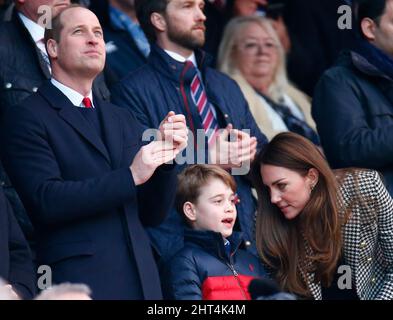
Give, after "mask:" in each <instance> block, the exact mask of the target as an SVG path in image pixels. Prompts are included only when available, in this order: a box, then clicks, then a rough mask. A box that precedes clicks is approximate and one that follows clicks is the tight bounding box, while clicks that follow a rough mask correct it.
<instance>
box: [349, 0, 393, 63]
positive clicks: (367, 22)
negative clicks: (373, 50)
mask: <svg viewBox="0 0 393 320" xmlns="http://www.w3.org/2000/svg"><path fill="white" fill-rule="evenodd" d="M355 14H356V18H357V21H358V24H359V31H360V33H361V36H362V37H363V38H365V39H366V40H367V41H369V42H370V43H372V44H373V45H375V46H376V47H378V48H379V49H381V50H382V51H384V52H385V53H386V54H388V55H390V56H393V22H392V21H393V0H357V1H356V2H355Z"/></svg>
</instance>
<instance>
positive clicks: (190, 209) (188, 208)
mask: <svg viewBox="0 0 393 320" xmlns="http://www.w3.org/2000/svg"><path fill="white" fill-rule="evenodd" d="M183 213H184V215H185V216H186V217H187V219H188V220H190V221H191V222H195V221H196V219H197V217H196V210H195V206H194V205H193V204H192V203H191V202H189V201H187V202H185V203H184V204H183Z"/></svg>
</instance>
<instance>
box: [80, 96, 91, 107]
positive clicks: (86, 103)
mask: <svg viewBox="0 0 393 320" xmlns="http://www.w3.org/2000/svg"><path fill="white" fill-rule="evenodd" d="M82 102H83V104H84V105H85V107H86V108H93V105H92V103H91V100H90V98H89V97H85V98H83V100H82Z"/></svg>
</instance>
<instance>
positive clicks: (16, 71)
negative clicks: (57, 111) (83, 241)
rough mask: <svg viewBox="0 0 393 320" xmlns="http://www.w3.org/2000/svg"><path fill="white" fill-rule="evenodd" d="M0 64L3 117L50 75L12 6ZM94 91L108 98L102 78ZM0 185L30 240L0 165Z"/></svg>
mask: <svg viewBox="0 0 393 320" xmlns="http://www.w3.org/2000/svg"><path fill="white" fill-rule="evenodd" d="M0 62H1V63H0V118H1V117H2V115H3V113H4V111H5V109H6V108H8V107H13V106H15V105H17V104H19V103H20V102H21V101H22V100H24V99H25V98H27V97H28V96H30V95H31V94H32V93H34V92H36V91H37V90H38V87H40V86H41V84H43V82H44V81H45V80H47V79H49V78H50V76H51V75H50V70H49V68H48V66H47V64H46V62H45V61H44V59H43V57H42V55H41V53H40V52H39V49H38V48H37V46H36V44H35V42H34V40H33V39H32V37H31V35H30V33H29V31H28V30H27V29H26V27H25V26H24V24H23V22H22V20H21V19H20V17H19V15H18V13H17V11H16V10H15V9H14V8H13V6H10V7H9V8H8V10H7V12H6V13H5V15H4V21H2V23H1V27H0ZM93 91H94V93H95V94H96V95H98V96H99V97H100V98H102V99H104V100H108V99H109V96H110V94H109V91H108V89H107V87H106V84H105V82H104V78H103V76H102V75H100V76H99V77H97V79H96V80H95V82H94V85H93ZM0 183H1V185H3V186H4V190H5V194H6V196H7V198H8V199H9V201H10V203H11V205H12V208H13V210H14V213H15V216H16V218H17V220H18V221H19V223H20V226H21V228H22V230H23V232H24V233H25V235H26V237H27V238H28V240H30V241H31V239H32V238H33V228H32V225H31V222H30V220H29V218H28V216H27V214H26V212H25V210H24V208H23V205H22V203H21V201H20V200H19V197H18V195H17V194H16V192H15V190H14V189H13V187H12V186H11V184H10V181H9V179H8V178H7V175H6V173H5V171H4V169H3V167H2V166H1V165H0Z"/></svg>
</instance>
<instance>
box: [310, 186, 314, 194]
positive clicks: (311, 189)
mask: <svg viewBox="0 0 393 320" xmlns="http://www.w3.org/2000/svg"><path fill="white" fill-rule="evenodd" d="M314 188H315V184H311V185H310V191H311V192H312V191H313V190H314Z"/></svg>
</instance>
